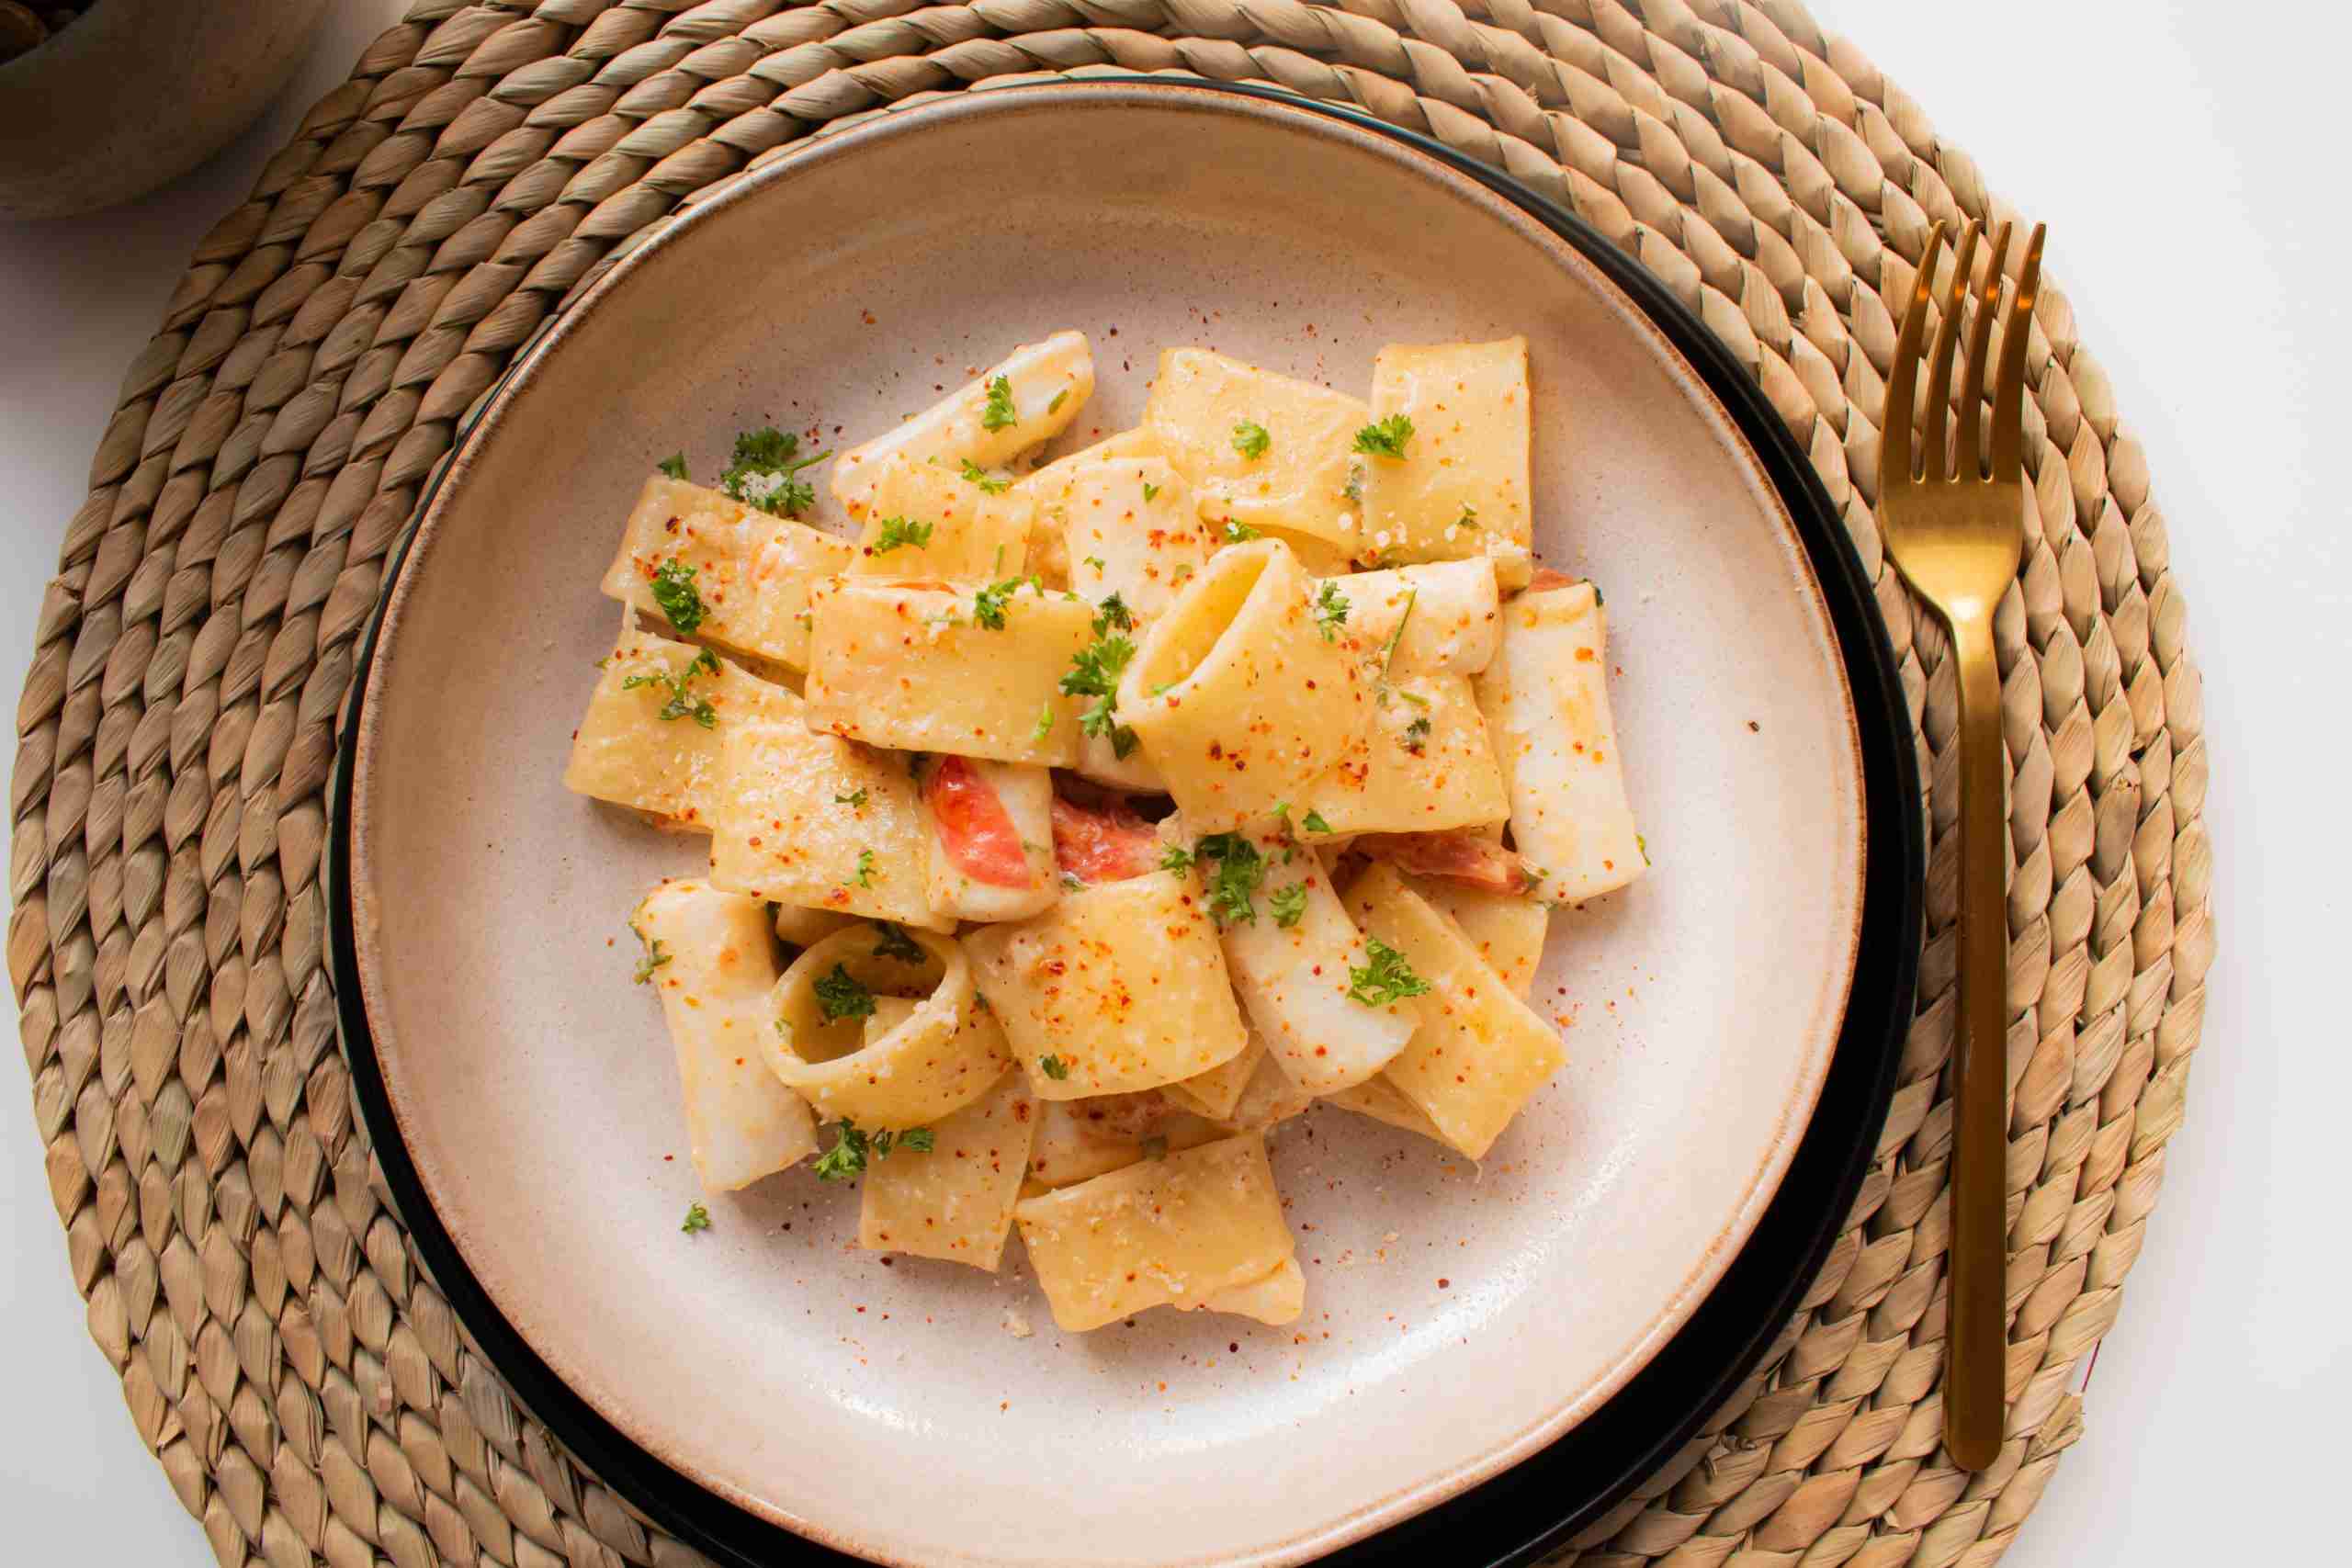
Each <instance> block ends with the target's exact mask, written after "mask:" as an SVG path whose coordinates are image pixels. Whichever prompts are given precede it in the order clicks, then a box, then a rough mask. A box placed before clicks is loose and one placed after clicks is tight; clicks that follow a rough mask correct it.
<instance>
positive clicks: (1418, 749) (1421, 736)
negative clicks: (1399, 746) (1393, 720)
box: [1404, 692, 1430, 757]
mask: <svg viewBox="0 0 2352 1568" xmlns="http://www.w3.org/2000/svg"><path fill="white" fill-rule="evenodd" d="M1404 695H1406V696H1408V697H1409V696H1411V695H1412V694H1411V693H1410V692H1407V693H1404ZM1429 744H1430V720H1429V716H1428V715H1427V714H1423V715H1422V716H1420V717H1419V718H1417V719H1415V720H1414V721H1413V722H1412V723H1410V724H1408V725H1407V726H1406V727H1405V739H1404V747H1405V750H1408V751H1410V752H1411V753H1412V754H1413V755H1414V756H1416V757H1418V756H1419V755H1420V754H1421V753H1422V752H1423V751H1425V750H1429Z"/></svg>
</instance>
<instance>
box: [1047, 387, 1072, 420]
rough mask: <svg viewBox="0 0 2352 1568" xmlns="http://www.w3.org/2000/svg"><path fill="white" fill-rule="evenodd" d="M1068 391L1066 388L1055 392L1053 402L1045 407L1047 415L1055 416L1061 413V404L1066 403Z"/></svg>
mask: <svg viewBox="0 0 2352 1568" xmlns="http://www.w3.org/2000/svg"><path fill="white" fill-rule="evenodd" d="M1068 400H1069V388H1068V387H1064V388H1063V389H1061V390H1060V391H1058V392H1056V393H1055V394H1054V400H1053V401H1052V402H1049V403H1047V404H1046V413H1047V414H1048V415H1052V414H1057V413H1059V412H1062V404H1063V403H1065V402H1067V401H1068Z"/></svg>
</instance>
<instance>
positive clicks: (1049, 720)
mask: <svg viewBox="0 0 2352 1568" xmlns="http://www.w3.org/2000/svg"><path fill="white" fill-rule="evenodd" d="M1053 732H1054V705H1053V701H1052V699H1050V698H1048V699H1047V700H1046V702H1044V703H1042V704H1040V705H1038V708H1037V727H1036V728H1035V729H1032V730H1031V731H1030V732H1029V739H1032V740H1043V739H1045V738H1046V736H1048V735H1051V734H1052V733H1053Z"/></svg>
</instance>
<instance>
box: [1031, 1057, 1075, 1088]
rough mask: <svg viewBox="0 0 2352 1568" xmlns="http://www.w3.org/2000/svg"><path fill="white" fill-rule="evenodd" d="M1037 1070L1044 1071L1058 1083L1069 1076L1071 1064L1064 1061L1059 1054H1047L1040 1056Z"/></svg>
mask: <svg viewBox="0 0 2352 1568" xmlns="http://www.w3.org/2000/svg"><path fill="white" fill-rule="evenodd" d="M1037 1070H1038V1071H1039V1072H1041V1073H1044V1074H1045V1075H1046V1077H1049V1078H1051V1079H1053V1080H1054V1081H1055V1082H1056V1083H1059V1082H1061V1081H1062V1080H1063V1079H1064V1078H1066V1077H1069V1064H1068V1063H1066V1062H1064V1061H1063V1060H1062V1059H1061V1058H1060V1057H1059V1056H1052V1055H1047V1056H1040V1057H1038V1058H1037Z"/></svg>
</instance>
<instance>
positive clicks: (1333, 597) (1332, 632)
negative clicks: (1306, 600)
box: [1315, 578, 1348, 642]
mask: <svg viewBox="0 0 2352 1568" xmlns="http://www.w3.org/2000/svg"><path fill="white" fill-rule="evenodd" d="M1347 624H1348V596H1347V595H1346V594H1344V593H1342V592H1340V585H1339V584H1338V583H1336V582H1333V581H1331V580H1330V579H1329V578H1326V579H1324V581H1323V591H1322V592H1319V593H1317V595H1316V596H1315V629H1316V630H1317V631H1318V632H1321V633H1322V634H1323V640H1324V641H1325V642H1329V641H1330V640H1331V639H1332V638H1334V637H1338V636H1339V635H1340V627H1341V626H1345V625H1347Z"/></svg>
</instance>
